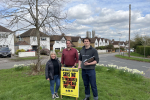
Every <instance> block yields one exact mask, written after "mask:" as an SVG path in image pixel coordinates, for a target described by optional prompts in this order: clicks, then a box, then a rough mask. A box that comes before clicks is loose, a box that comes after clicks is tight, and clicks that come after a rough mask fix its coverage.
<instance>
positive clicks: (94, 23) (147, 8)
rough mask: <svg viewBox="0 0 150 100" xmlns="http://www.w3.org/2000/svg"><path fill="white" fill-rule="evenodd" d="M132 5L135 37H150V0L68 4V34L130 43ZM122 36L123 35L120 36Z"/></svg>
mask: <svg viewBox="0 0 150 100" xmlns="http://www.w3.org/2000/svg"><path fill="white" fill-rule="evenodd" d="M129 4H131V38H133V37H134V36H135V34H136V33H139V34H146V35H150V0H73V1H72V2H70V3H68V4H67V5H66V9H67V11H68V20H70V21H71V22H70V24H69V25H68V27H69V28H68V29H67V30H66V31H65V33H66V34H68V35H77V34H78V35H80V36H82V37H85V35H86V31H92V30H95V33H96V36H99V37H102V38H109V39H115V40H116V41H118V40H119V37H121V40H123V41H126V40H128V36H129V35H128V34H129ZM118 33H121V34H122V36H121V34H118Z"/></svg>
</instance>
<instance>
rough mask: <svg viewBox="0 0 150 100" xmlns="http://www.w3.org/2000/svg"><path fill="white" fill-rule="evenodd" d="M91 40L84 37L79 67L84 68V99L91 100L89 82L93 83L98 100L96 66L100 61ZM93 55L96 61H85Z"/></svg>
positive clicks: (94, 93)
mask: <svg viewBox="0 0 150 100" xmlns="http://www.w3.org/2000/svg"><path fill="white" fill-rule="evenodd" d="M90 42H91V41H90V39H89V38H84V39H83V43H84V46H83V47H82V49H81V51H80V56H79V66H78V68H82V79H83V82H84V87H85V98H84V99H83V100H90V99H89V97H90V85H89V83H90V84H91V88H92V92H93V97H94V100H98V92H97V85H96V73H95V66H96V64H97V63H98V62H99V57H98V53H97V50H96V49H94V48H93V47H92V46H90ZM93 56H94V57H95V59H94V61H92V62H90V63H88V62H85V63H84V62H83V61H84V60H85V59H89V58H91V57H93Z"/></svg>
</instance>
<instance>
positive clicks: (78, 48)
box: [74, 47, 82, 52]
mask: <svg viewBox="0 0 150 100" xmlns="http://www.w3.org/2000/svg"><path fill="white" fill-rule="evenodd" d="M74 48H75V49H77V50H78V51H79V52H80V51H81V49H82V47H74Z"/></svg>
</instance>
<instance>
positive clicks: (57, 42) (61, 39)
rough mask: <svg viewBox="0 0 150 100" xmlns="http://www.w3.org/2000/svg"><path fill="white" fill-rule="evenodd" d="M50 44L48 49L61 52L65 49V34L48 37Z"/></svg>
mask: <svg viewBox="0 0 150 100" xmlns="http://www.w3.org/2000/svg"><path fill="white" fill-rule="evenodd" d="M50 38H51V41H50V42H51V43H50V49H51V50H60V51H61V50H63V49H64V48H66V38H65V34H62V35H52V36H50Z"/></svg>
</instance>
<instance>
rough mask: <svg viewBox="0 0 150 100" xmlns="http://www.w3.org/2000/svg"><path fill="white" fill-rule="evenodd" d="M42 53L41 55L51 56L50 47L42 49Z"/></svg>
mask: <svg viewBox="0 0 150 100" xmlns="http://www.w3.org/2000/svg"><path fill="white" fill-rule="evenodd" d="M40 54H41V55H48V56H49V54H50V50H48V49H42V50H41V51H40Z"/></svg>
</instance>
